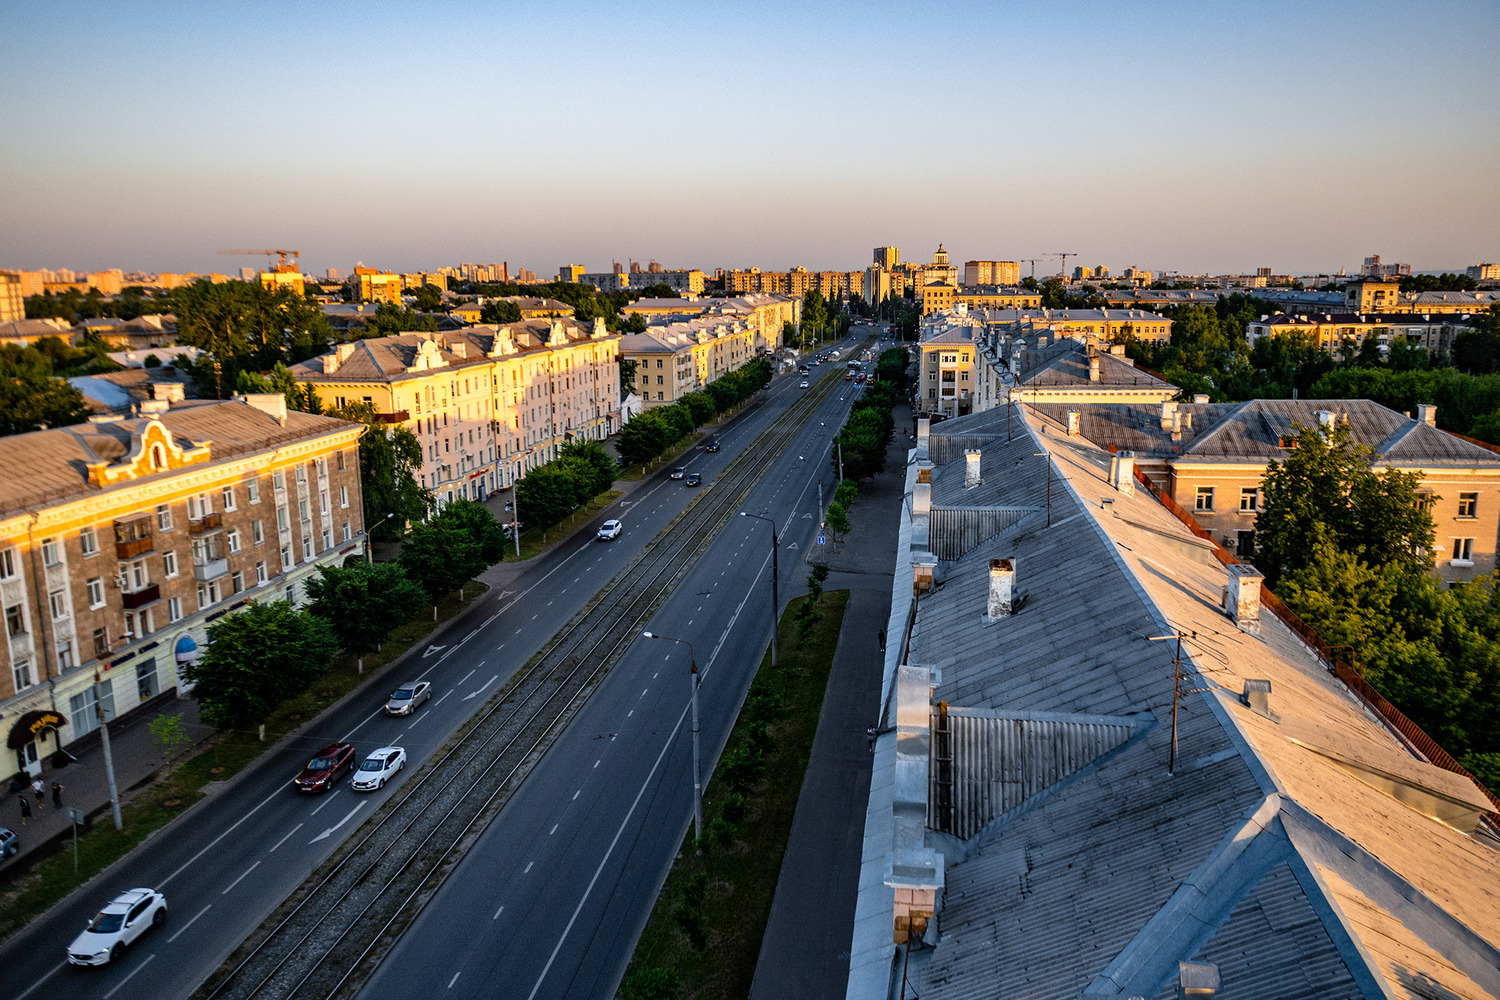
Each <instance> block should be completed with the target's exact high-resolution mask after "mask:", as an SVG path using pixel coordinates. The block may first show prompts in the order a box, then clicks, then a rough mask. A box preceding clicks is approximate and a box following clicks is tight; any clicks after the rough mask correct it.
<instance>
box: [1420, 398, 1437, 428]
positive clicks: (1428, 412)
mask: <svg viewBox="0 0 1500 1000" xmlns="http://www.w3.org/2000/svg"><path fill="white" fill-rule="evenodd" d="M1417 419H1418V420H1420V421H1421V422H1422V423H1424V424H1426V425H1427V426H1428V427H1436V426H1437V407H1436V406H1434V405H1433V404H1431V403H1418V404H1417Z"/></svg>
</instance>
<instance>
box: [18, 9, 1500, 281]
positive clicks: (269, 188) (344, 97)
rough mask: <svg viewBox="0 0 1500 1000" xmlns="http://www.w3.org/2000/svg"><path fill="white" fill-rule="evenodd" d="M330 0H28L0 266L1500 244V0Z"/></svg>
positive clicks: (1422, 255)
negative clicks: (304, 1)
mask: <svg viewBox="0 0 1500 1000" xmlns="http://www.w3.org/2000/svg"><path fill="white" fill-rule="evenodd" d="M309 10H310V9H309V8H305V7H300V6H297V5H292V4H287V3H261V4H256V5H251V4H245V3H238V4H220V5H214V6H211V7H210V6H205V5H200V4H192V3H185V2H181V0H174V2H167V3H157V4H154V5H152V6H151V8H150V9H149V10H141V9H138V8H132V7H128V6H123V5H114V4H104V3H97V2H84V3H80V4H75V5H72V6H69V7H66V8H55V7H50V6H45V7H44V6H41V5H32V6H27V7H25V8H24V9H20V10H16V11H12V12H11V16H10V18H9V24H8V30H7V32H6V35H5V37H4V38H3V39H0V56H3V62H0V66H3V68H0V79H3V80H4V81H5V85H6V86H5V90H6V93H7V95H8V97H9V100H7V102H6V103H5V105H4V107H3V109H0V129H3V134H4V135H5V136H6V137H7V140H6V142H5V143H4V144H3V148H0V177H3V179H4V180H5V182H6V183H5V187H6V190H7V192H8V195H9V196H8V197H7V198H6V199H5V202H4V205H3V206H0V267H15V268H23V269H28V270H29V269H37V268H43V267H46V268H72V269H75V270H99V269H102V268H108V267H121V268H124V269H125V270H127V271H134V270H140V271H150V272H157V271H178V272H182V271H194V272H200V273H202V272H210V271H221V272H224V273H228V274H235V273H237V271H238V269H239V268H240V267H242V266H254V267H260V266H261V265H262V264H263V263H264V258H255V257H227V256H220V255H218V253H217V251H218V250H221V249H230V248H246V247H289V248H294V249H297V250H300V251H302V258H301V261H300V263H301V264H302V266H303V268H304V270H306V271H307V272H308V273H313V274H321V273H322V272H323V271H324V270H325V269H326V268H329V267H335V268H339V269H341V270H344V271H347V270H349V269H350V268H352V267H353V265H354V263H355V262H356V261H363V262H364V263H365V264H367V265H370V266H376V267H381V268H385V269H391V270H397V271H412V270H419V269H433V268H437V267H440V266H444V265H451V264H457V263H459V262H461V261H472V262H476V263H490V262H499V261H507V262H509V264H510V267H511V272H512V274H514V273H515V272H516V271H517V270H518V269H520V268H523V267H524V268H529V269H531V270H533V271H535V272H537V275H538V277H540V278H543V279H547V278H552V277H555V276H556V273H557V269H558V267H559V266H560V265H562V264H570V263H577V264H582V265H584V267H585V268H586V269H587V270H590V271H606V270H609V267H610V262H611V260H612V259H616V260H619V261H620V262H621V263H622V264H624V263H626V261H627V260H628V259H635V260H637V261H640V262H641V263H642V264H643V266H644V264H645V262H646V261H647V260H648V259H650V258H654V259H656V260H657V261H659V262H660V263H661V264H662V265H663V266H664V267H667V268H676V267H699V268H702V269H704V270H706V271H709V272H712V270H713V269H714V268H716V267H725V268H734V267H759V268H761V269H762V270H785V269H787V268H790V267H795V266H803V267H806V268H808V269H809V270H852V269H856V268H863V267H865V266H867V265H868V263H869V261H870V251H871V249H872V248H873V247H876V246H881V245H894V246H897V247H900V248H901V253H902V258H903V259H904V260H913V261H929V260H931V257H932V251H933V250H935V249H936V248H937V246H938V244H939V243H942V244H944V245H945V247H946V248H947V250H948V251H949V254H950V258H951V260H952V261H954V262H955V263H959V264H961V263H962V262H963V261H964V260H967V259H973V258H978V259H1011V260H1014V259H1021V260H1023V261H1024V260H1025V259H1026V258H1028V257H1034V256H1038V255H1041V254H1049V253H1055V252H1057V251H1064V250H1066V251H1069V252H1070V253H1076V254H1077V256H1070V257H1069V258H1068V261H1067V269H1068V270H1069V271H1071V269H1072V268H1073V267H1074V266H1076V265H1079V264H1083V265H1087V266H1095V265H1099V264H1104V265H1106V266H1108V267H1109V268H1110V269H1111V271H1112V272H1113V273H1115V274H1118V273H1119V272H1120V271H1121V270H1123V269H1124V268H1125V267H1128V266H1131V265H1138V266H1140V267H1143V268H1146V269H1150V270H1153V271H1157V272H1161V271H1164V270H1168V269H1170V270H1173V271H1177V272H1181V273H1226V272H1227V273H1239V272H1253V271H1254V269H1255V268H1256V267H1270V268H1272V270H1273V271H1274V273H1277V274H1316V273H1337V272H1338V271H1339V269H1340V268H1343V269H1344V270H1346V271H1348V272H1351V273H1352V272H1354V271H1356V270H1357V269H1358V267H1359V265H1360V263H1361V262H1362V261H1363V259H1364V258H1365V257H1366V256H1368V255H1371V254H1379V255H1381V257H1382V258H1383V259H1384V260H1385V261H1386V262H1388V263H1390V262H1397V261H1401V262H1405V263H1409V264H1411V265H1412V267H1413V269H1414V270H1417V271H1424V270H1455V269H1462V268H1463V267H1465V266H1467V265H1469V264H1474V263H1479V262H1481V261H1493V260H1495V259H1496V258H1497V256H1500V246H1497V245H1496V237H1495V234H1496V232H1497V231H1500V185H1497V183H1496V180H1497V177H1496V168H1495V164H1496V163H1497V162H1500V156H1497V154H1500V113H1497V112H1500V109H1497V108H1496V106H1495V101H1496V98H1495V95H1496V94H1497V93H1500V87H1497V84H1500V60H1496V59H1494V57H1493V53H1492V51H1491V48H1492V43H1491V42H1490V39H1492V38H1493V37H1494V36H1495V33H1496V29H1497V28H1500V5H1493V4H1491V5H1464V4H1457V3H1431V4H1424V5H1421V6H1420V7H1417V6H1415V5H1401V4H1394V3H1372V4H1365V5H1361V6H1360V7H1358V8H1351V7H1345V6H1343V5H1339V6H1335V5H1317V6H1315V7H1313V8H1311V9H1308V8H1306V7H1305V6H1304V5H1300V4H1292V3H1271V4H1266V5H1260V6H1257V7H1255V8H1253V9H1247V10H1245V11H1241V10H1239V9H1226V8H1222V7H1210V6H1209V5H1198V4H1161V3H1152V4H1137V3H1123V4H1121V3H1102V2H1097V0H1086V2H1082V3H1076V4H1073V5H1070V6H1069V7H1068V8H1067V9H1066V10H1054V9H1052V8H1051V7H1048V8H1047V9H1037V8H1035V7H1021V6H1011V5H1005V4H993V5H983V6H975V5H966V4H960V3H951V2H950V3H937V4H933V5H927V6H924V7H923V8H921V9H913V8H910V7H909V6H905V5H897V4H893V3H881V2H877V3H872V4H863V5H859V6H857V7H855V6H844V5H835V4H826V3H825V4H812V5H791V4H782V3H773V4H767V5H760V6H755V7H751V6H749V5H740V6H737V7H726V8H719V9H711V10H702V9H699V8H698V7H696V6H691V5H687V4H681V3H669V2H663V0H652V2H647V3H644V4H640V5H636V6H633V7H618V6H614V5H594V4H571V5H569V4H564V5H557V4H547V5H544V4H534V3H514V4H510V5H505V6H504V7H503V8H500V7H489V6H485V5H477V4H467V3H460V2H456V0H452V2H446V3H437V4H431V5H425V6H423V7H420V8H407V7H404V6H402V5H397V4H391V3H370V4H361V5H358V6H353V5H327V6H322V7H318V8H315V9H313V10H315V12H316V14H317V15H318V16H316V17H313V16H309ZM1355 14H1357V16H1354V15H1355ZM1057 270H1058V263H1057V261H1056V260H1055V259H1053V260H1049V261H1043V262H1039V263H1038V264H1037V266H1036V272H1037V276H1038V277H1039V278H1040V277H1042V276H1043V275H1047V274H1053V273H1056V272H1057ZM1026 273H1029V265H1027V264H1025V263H1023V264H1022V274H1026Z"/></svg>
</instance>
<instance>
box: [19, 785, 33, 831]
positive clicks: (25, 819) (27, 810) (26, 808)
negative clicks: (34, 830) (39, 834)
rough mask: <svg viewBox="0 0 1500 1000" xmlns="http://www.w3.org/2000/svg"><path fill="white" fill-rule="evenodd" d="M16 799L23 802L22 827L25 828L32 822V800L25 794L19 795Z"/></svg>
mask: <svg viewBox="0 0 1500 1000" xmlns="http://www.w3.org/2000/svg"><path fill="white" fill-rule="evenodd" d="M16 798H18V799H20V800H21V825H22V826H25V825H26V824H27V823H30V822H31V800H30V799H28V798H27V797H26V793H25V792H22V793H21V794H19V795H17V796H16Z"/></svg>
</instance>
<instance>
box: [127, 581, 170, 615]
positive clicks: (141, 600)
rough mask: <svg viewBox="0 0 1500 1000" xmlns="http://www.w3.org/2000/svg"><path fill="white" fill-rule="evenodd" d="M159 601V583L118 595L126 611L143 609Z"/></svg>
mask: <svg viewBox="0 0 1500 1000" xmlns="http://www.w3.org/2000/svg"><path fill="white" fill-rule="evenodd" d="M159 600H161V584H159V583H153V584H149V585H147V586H145V587H142V588H141V589H140V590H132V591H127V592H126V593H123V594H121V595H120V601H121V603H123V604H124V605H125V610H126V611H133V610H135V609H136V608H144V607H145V606H146V605H148V604H150V603H152V602H153V601H159Z"/></svg>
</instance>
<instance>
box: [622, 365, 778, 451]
mask: <svg viewBox="0 0 1500 1000" xmlns="http://www.w3.org/2000/svg"><path fill="white" fill-rule="evenodd" d="M770 382H771V363H770V362H769V361H767V360H766V359H765V358H752V359H751V360H749V361H747V362H745V363H744V364H743V365H741V366H740V367H739V368H736V369H735V370H734V371H732V372H726V373H725V374H723V375H722V376H720V377H719V378H717V379H715V380H714V381H712V382H710V383H709V384H708V385H707V386H706V387H705V388H704V389H703V390H702V391H700V392H690V393H687V394H686V395H684V396H683V397H682V398H680V399H679V400H678V401H677V402H675V403H673V404H672V405H671V406H656V407H652V408H651V409H649V410H645V411H643V412H641V413H640V414H638V415H636V416H635V417H633V418H632V419H631V421H630V423H628V424H626V425H625V426H624V428H622V429H621V431H620V439H619V449H620V459H621V461H622V462H624V463H625V464H626V465H645V464H647V463H649V462H650V461H652V460H653V459H655V458H656V457H657V456H659V455H661V454H663V453H665V452H666V451H667V449H668V448H670V447H672V446H673V445H674V444H676V443H677V442H678V441H681V440H682V439H683V438H685V437H687V436H688V435H689V434H691V433H692V432H693V431H694V429H696V428H698V427H702V426H703V425H704V424H706V423H708V422H709V421H711V420H713V419H714V417H715V416H717V415H718V414H720V413H724V412H725V411H727V410H730V409H733V408H734V407H735V406H738V405H739V404H740V403H742V402H744V401H745V400H746V399H749V398H750V397H751V396H752V395H754V394H755V393H756V392H758V391H760V390H761V389H764V388H765V387H766V386H767V385H769V384H770Z"/></svg>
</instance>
